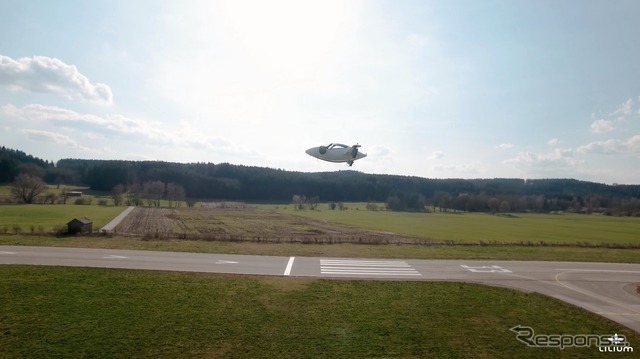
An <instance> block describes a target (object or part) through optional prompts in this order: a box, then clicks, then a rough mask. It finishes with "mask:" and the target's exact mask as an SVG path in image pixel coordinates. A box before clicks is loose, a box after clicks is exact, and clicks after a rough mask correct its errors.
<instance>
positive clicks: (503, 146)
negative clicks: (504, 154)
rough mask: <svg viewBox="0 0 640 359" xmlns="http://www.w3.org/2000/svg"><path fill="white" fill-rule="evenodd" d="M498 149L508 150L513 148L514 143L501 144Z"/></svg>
mask: <svg viewBox="0 0 640 359" xmlns="http://www.w3.org/2000/svg"><path fill="white" fill-rule="evenodd" d="M496 147H497V148H498V149H500V150H508V149H511V148H513V144H512V143H501V144H499V145H498V146H496Z"/></svg>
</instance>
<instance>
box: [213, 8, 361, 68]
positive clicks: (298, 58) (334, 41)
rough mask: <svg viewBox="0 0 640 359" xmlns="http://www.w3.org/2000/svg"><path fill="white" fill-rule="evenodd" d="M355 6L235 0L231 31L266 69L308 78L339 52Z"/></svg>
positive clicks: (228, 17)
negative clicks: (352, 8) (346, 26)
mask: <svg viewBox="0 0 640 359" xmlns="http://www.w3.org/2000/svg"><path fill="white" fill-rule="evenodd" d="M350 7H352V5H349V4H346V3H344V2H341V1H321V2H308V1H295V0H278V1H256V2H253V1H249V2H248V1H231V2H228V3H225V6H224V10H223V11H224V12H225V14H224V15H225V21H226V22H228V24H227V25H228V28H229V29H230V30H231V31H232V32H233V34H232V36H234V37H235V40H236V41H238V42H239V43H240V44H241V45H242V47H243V48H244V49H245V51H247V52H248V53H249V54H250V55H251V56H253V57H255V62H256V63H258V64H259V66H260V67H261V68H263V71H265V72H275V73H274V75H277V76H279V77H280V76H284V77H285V78H293V79H298V78H301V77H302V78H304V77H306V76H309V75H310V74H312V73H313V72H314V71H315V70H316V69H317V68H318V67H320V66H322V65H323V64H326V63H327V62H328V61H331V59H332V58H334V57H335V56H339V54H338V53H339V50H340V44H341V43H342V41H341V39H342V37H343V36H344V32H345V25H346V24H347V23H348V22H349V19H348V16H349V15H350V12H351V11H349V8H350Z"/></svg>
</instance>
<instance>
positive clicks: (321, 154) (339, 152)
mask: <svg viewBox="0 0 640 359" xmlns="http://www.w3.org/2000/svg"><path fill="white" fill-rule="evenodd" d="M358 148H360V145H353V146H351V147H349V146H347V145H343V144H342V143H330V144H328V145H326V146H319V147H313V148H310V149H308V150H307V151H306V152H307V154H308V155H309V156H312V157H315V158H318V159H321V160H323V161H328V162H346V163H347V164H348V165H349V166H352V165H353V161H355V160H359V159H361V158H365V157H367V154H366V153H362V152H360V151H358Z"/></svg>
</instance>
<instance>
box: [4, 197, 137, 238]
mask: <svg viewBox="0 0 640 359" xmlns="http://www.w3.org/2000/svg"><path fill="white" fill-rule="evenodd" d="M124 208H125V207H114V206H96V205H74V204H66V205H63V204H54V205H50V204H21V205H19V204H16V205H1V206H0V232H1V231H3V230H4V227H5V226H6V227H7V228H8V233H12V232H13V226H14V225H18V226H20V227H21V228H22V232H23V233H28V232H29V231H30V227H31V226H36V227H37V226H41V228H42V229H43V230H44V231H45V232H47V233H49V232H51V230H52V229H53V228H54V227H56V226H65V225H66V224H67V222H69V221H70V220H72V219H73V218H75V217H87V218H89V219H91V220H92V221H93V228H94V230H97V229H99V228H100V227H102V226H104V225H105V224H107V223H108V222H109V221H110V220H111V219H113V217H115V216H117V215H118V213H120V212H122V211H123V210H124Z"/></svg>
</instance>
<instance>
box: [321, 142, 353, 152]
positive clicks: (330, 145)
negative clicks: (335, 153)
mask: <svg viewBox="0 0 640 359" xmlns="http://www.w3.org/2000/svg"><path fill="white" fill-rule="evenodd" d="M326 147H327V149H328V150H330V149H332V148H336V147H337V148H349V146H347V145H343V144H342V143H330V144H328V145H327V146H326Z"/></svg>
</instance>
